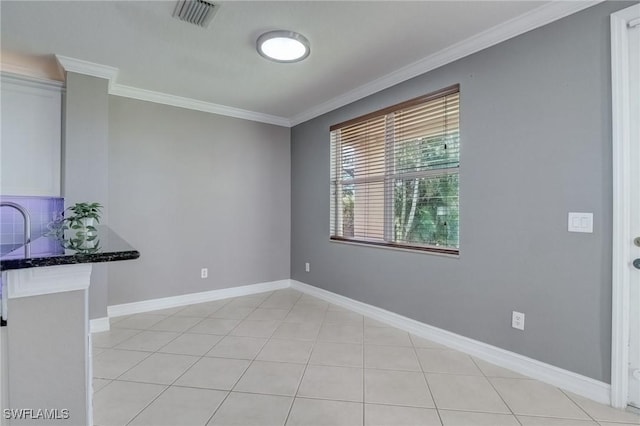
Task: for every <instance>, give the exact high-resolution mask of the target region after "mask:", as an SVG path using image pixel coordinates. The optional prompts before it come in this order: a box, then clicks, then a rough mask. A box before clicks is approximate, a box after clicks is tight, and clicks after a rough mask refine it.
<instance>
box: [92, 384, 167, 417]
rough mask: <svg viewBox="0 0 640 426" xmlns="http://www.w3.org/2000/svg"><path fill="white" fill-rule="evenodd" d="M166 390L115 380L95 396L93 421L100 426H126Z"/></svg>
mask: <svg viewBox="0 0 640 426" xmlns="http://www.w3.org/2000/svg"><path fill="white" fill-rule="evenodd" d="M166 388H167V387H166V386H162V385H151V384H148V383H134V382H119V381H117V380H115V381H113V382H111V383H109V384H108V385H107V386H105V387H104V388H103V389H101V390H100V392H97V393H96V394H95V395H94V396H93V421H94V423H95V424H96V425H100V426H103V425H104V426H124V425H126V424H127V423H129V422H130V421H131V419H133V418H134V417H135V416H136V415H137V414H138V413H139V412H140V411H142V410H143V409H144V408H145V407H146V406H147V405H148V404H149V403H150V402H151V401H153V400H154V399H155V398H156V397H157V396H158V395H159V394H160V393H161V392H162V391H164V390H165V389H166Z"/></svg>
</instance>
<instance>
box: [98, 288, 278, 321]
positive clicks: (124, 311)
mask: <svg viewBox="0 0 640 426" xmlns="http://www.w3.org/2000/svg"><path fill="white" fill-rule="evenodd" d="M289 286H290V283H289V280H280V281H271V282H265V283H258V284H250V285H244V286H239V287H230V288H223V289H220V290H211V291H203V292H201V293H189V294H181V295H179V296H172V297H163V298H160V299H150V300H143V301H141V302H133V303H123V304H121V305H111V306H108V307H107V314H108V316H109V318H111V317H119V316H122V315H131V314H139V313H142V312H149V311H155V310H158V309H167V308H175V307H178V306H186V305H191V304H193V303H203V302H210V301H212V300H220V299H228V298H230V297H239V296H248V295H250V294H257V293H264V292H267V291H274V290H281V289H283V288H288V287H289Z"/></svg>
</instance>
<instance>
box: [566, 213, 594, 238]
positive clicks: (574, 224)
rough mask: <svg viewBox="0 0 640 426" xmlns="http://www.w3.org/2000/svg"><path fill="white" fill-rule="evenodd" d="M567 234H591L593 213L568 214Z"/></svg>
mask: <svg viewBox="0 0 640 426" xmlns="http://www.w3.org/2000/svg"><path fill="white" fill-rule="evenodd" d="M568 230H569V232H586V233H592V232H593V213H576V212H569V225H568Z"/></svg>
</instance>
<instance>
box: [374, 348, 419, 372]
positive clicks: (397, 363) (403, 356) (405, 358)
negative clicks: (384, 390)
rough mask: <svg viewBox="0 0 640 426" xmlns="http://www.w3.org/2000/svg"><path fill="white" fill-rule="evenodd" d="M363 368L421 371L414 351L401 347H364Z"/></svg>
mask: <svg viewBox="0 0 640 426" xmlns="http://www.w3.org/2000/svg"><path fill="white" fill-rule="evenodd" d="M364 367H365V368H380V369H384V370H408V371H422V370H421V369H420V364H419V363H418V358H417V357H416V352H415V350H414V349H413V348H409V347H403V346H377V345H364Z"/></svg>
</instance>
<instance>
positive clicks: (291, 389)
mask: <svg viewBox="0 0 640 426" xmlns="http://www.w3.org/2000/svg"><path fill="white" fill-rule="evenodd" d="M303 372H304V365H302V364H290V363H284V362H268V361H254V362H253V363H252V364H251V366H250V367H249V368H248V369H247V371H246V373H244V375H243V376H242V378H241V379H240V381H239V382H238V384H237V385H236V386H235V388H234V389H233V390H234V391H237V392H251V393H266V394H272V395H283V396H293V395H295V393H296V390H297V389H298V384H299V383H300V379H301V378H302V373H303Z"/></svg>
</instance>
